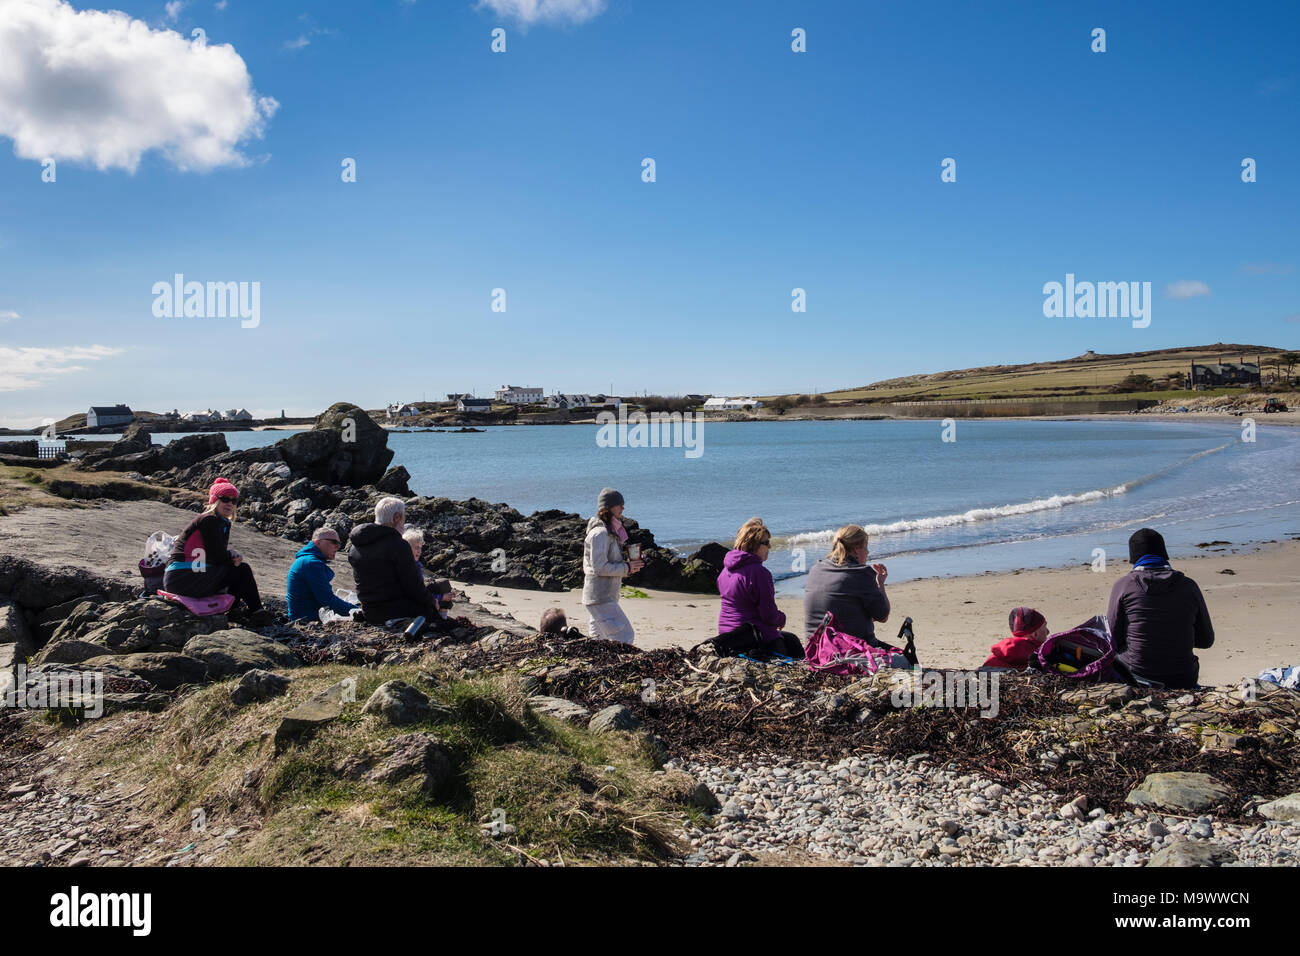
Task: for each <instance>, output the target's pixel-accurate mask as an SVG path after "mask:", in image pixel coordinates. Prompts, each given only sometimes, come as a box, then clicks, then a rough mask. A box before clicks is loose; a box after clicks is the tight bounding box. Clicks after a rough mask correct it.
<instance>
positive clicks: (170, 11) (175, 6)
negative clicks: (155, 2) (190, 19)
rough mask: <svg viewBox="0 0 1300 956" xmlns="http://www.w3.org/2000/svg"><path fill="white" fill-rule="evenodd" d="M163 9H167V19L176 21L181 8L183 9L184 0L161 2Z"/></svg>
mask: <svg viewBox="0 0 1300 956" xmlns="http://www.w3.org/2000/svg"><path fill="white" fill-rule="evenodd" d="M163 9H164V10H166V11H167V19H168V20H170V21H172V22H173V23H175V22H176V18H177V17H179V16H180V15H181V10H183V9H185V0H170V2H168V3H165V4H163Z"/></svg>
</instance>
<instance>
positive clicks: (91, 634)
mask: <svg viewBox="0 0 1300 956" xmlns="http://www.w3.org/2000/svg"><path fill="white" fill-rule="evenodd" d="M226 626H227V621H226V616H225V615H224V614H213V615H211V616H209V617H196V616H195V615H194V614H193V613H191V612H190V611H189V610H188V609H187V608H185V607H183V606H182V605H180V604H172V603H171V602H169V601H164V600H163V599H162V598H156V597H151V598H141V599H139V600H136V601H130V602H124V603H111V602H110V603H105V604H101V605H98V606H94V605H88V606H87V607H86V608H85V609H84V612H83V609H82V608H81V607H80V606H79V607H78V609H77V610H76V611H74V612H73V613H72V614H70V615H68V617H67V618H66V619H65V620H64V622H63V623H62V624H60V625H59V627H58V628H57V629H56V630H55V632H54V636H53V637H51V638H50V644H51V645H53V644H57V643H59V642H61V641H64V640H68V639H70V638H75V639H77V640H82V641H87V642H89V643H91V644H101V645H103V646H104V647H105V648H106V649H107V650H109V651H114V652H116V653H119V654H132V653H137V652H146V651H180V650H181V649H182V648H183V647H185V645H186V643H187V642H188V641H189V640H190V638H192V637H195V636H196V635H199V634H210V633H212V632H213V631H220V630H225V629H226Z"/></svg>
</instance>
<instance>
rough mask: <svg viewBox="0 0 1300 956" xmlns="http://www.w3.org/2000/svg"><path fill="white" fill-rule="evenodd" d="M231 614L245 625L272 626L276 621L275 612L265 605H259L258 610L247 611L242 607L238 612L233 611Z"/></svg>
mask: <svg viewBox="0 0 1300 956" xmlns="http://www.w3.org/2000/svg"><path fill="white" fill-rule="evenodd" d="M230 616H231V618H233V619H234V620H235V621H236V622H237V623H239V624H242V625H244V626H245V627H270V626H272V625H273V624H275V623H276V616H275V612H274V611H271V610H269V609H268V608H264V607H259V608H258V609H257V610H256V611H246V610H244V609H242V608H241V609H240V610H239V611H238V612H232V613H231V615H230Z"/></svg>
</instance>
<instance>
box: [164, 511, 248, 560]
mask: <svg viewBox="0 0 1300 956" xmlns="http://www.w3.org/2000/svg"><path fill="white" fill-rule="evenodd" d="M200 560H201V561H202V562H203V564H205V565H207V566H213V565H218V564H234V563H235V560H234V556H233V555H232V554H231V553H230V522H229V521H227V520H226V519H225V518H223V517H221V515H219V514H217V513H216V512H215V511H204V512H201V513H200V514H198V515H196V516H195V517H194V518H193V519H191V521H190V523H189V524H187V525H186V526H185V530H184V531H182V532H181V533H180V534H179V535H177V537H176V543H175V544H174V545H172V553H171V555H170V556H169V558H168V562H167V570H168V571H182V570H184V571H192V570H194V564H195V562H196V561H200Z"/></svg>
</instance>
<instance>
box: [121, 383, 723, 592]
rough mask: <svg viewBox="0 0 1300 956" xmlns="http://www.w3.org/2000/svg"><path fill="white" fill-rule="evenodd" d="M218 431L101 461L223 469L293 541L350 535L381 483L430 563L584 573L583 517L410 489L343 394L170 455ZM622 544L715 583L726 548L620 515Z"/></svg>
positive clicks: (570, 577) (675, 574) (531, 574)
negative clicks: (669, 538)
mask: <svg viewBox="0 0 1300 956" xmlns="http://www.w3.org/2000/svg"><path fill="white" fill-rule="evenodd" d="M212 438H220V436H209V435H199V436H193V437H191V438H186V439H182V440H181V441H179V442H173V443H172V444H171V445H168V446H166V447H165V448H158V447H151V448H149V449H147V450H144V451H136V452H132V453H130V454H125V455H118V456H115V457H108V458H106V459H102V460H100V461H99V463H98V465H97V467H101V468H109V469H117V470H130V471H138V472H141V473H148V472H153V473H154V475H155V479H156V480H163V481H165V482H167V483H169V484H174V485H179V486H181V487H184V488H189V489H192V490H195V491H199V492H206V491H207V489H208V488H209V487H210V486H211V484H212V482H213V481H215V480H216V479H217V478H218V477H224V478H226V479H228V480H230V481H232V482H234V484H235V486H236V487H238V488H239V517H240V520H241V521H247V522H249V523H251V524H252V525H253V526H254V527H256V528H257V529H258V530H260V531H263V532H266V533H268V534H275V535H281V536H284V537H286V538H289V539H290V540H292V541H300V542H303V541H307V540H308V539H309V538H310V537H311V534H312V532H313V531H315V530H316V529H317V528H320V527H322V526H329V527H331V528H333V529H334V530H336V531H337V532H338V533H339V534H340V535H341V536H343V537H345V538H346V536H347V535H348V533H349V532H350V531H351V530H352V528H353V527H355V526H356V525H358V524H361V523H363V522H366V521H371V520H373V518H374V508H375V504H376V503H377V502H378V501H379V499H380V498H382V497H384V496H386V495H395V496H397V497H399V498H402V499H403V500H404V501H405V502H406V506H407V515H406V522H407V526H408V527H410V528H414V529H416V530H418V531H421V532H422V533H423V534H424V554H423V561H424V564H425V566H426V567H427V568H428V569H429V570H430V571H431V572H433V573H434V574H438V575H442V576H445V577H450V578H454V579H456V580H459V581H467V582H470V583H473V584H496V585H501V586H504V587H521V588H539V589H541V590H545V591H563V590H567V589H569V588H574V587H579V586H580V585H581V584H582V542H583V539H584V538H585V537H586V531H587V518H585V517H583V516H581V515H576V514H571V513H567V512H563V511H554V510H551V511H538V512H534V513H533V514H532V515H529V516H526V517H525V516H524V515H523V514H521V513H520V512H518V511H516V510H515V509H514V508H511V507H510V506H509V505H506V504H493V503H490V502H487V501H482V500H480V499H478V498H470V499H468V500H465V501H452V500H450V499H448V498H442V497H428V498H425V497H416V496H414V495H412V493H411V490H410V488H409V487H408V483H409V481H410V478H411V476H410V474H409V473H408V472H407V470H406V469H405V468H404V467H402V466H400V465H399V466H397V467H393V468H389V467H388V466H389V464H390V462H391V461H392V458H393V451H392V449H390V448H389V447H388V435H387V432H385V431H384V429H382V428H381V427H380V426H379V425H377V424H375V422H374V421H373V420H372V419H371V418H370V416H369V415H367V414H366V413H365V412H364V411H362V410H361V409H360V408H358V407H357V406H355V405H349V404H346V403H340V404H336V405H333V406H331V408H330V409H329V410H328V411H326V412H325V413H324V414H322V415H321V416H320V417H319V418H318V419H317V420H316V424H315V426H314V427H313V428H312V429H310V430H309V431H305V432H300V433H298V434H296V435H292V436H290V437H289V438H285V439H283V440H281V441H279V442H276V443H275V444H274V445H270V446H266V447H262V448H253V449H248V450H245V451H235V452H232V451H226V450H224V444H223V446H222V450H221V451H220V452H218V453H215V454H214V453H212V452H213V449H211V448H205V449H203V457H202V458H201V459H200V460H197V461H196V462H194V463H190V464H185V465H177V464H175V463H174V462H172V460H171V459H170V458H168V455H173V454H174V452H173V451H171V450H172V449H173V448H174V447H178V446H182V445H183V444H184V443H185V442H191V441H206V440H208V439H212ZM624 525H625V526H626V528H627V530H628V542H629V544H636V545H640V546H641V554H642V558H643V560H644V562H645V566H644V568H643V569H642V570H641V571H640V572H639V573H637V574H636V575H634V576H630V577H629V578H628V579H627V583H628V584H630V585H639V586H642V587H651V588H663V589H667V590H677V591H693V592H700V593H714V592H716V591H717V576H718V572H719V571H721V570H722V558H723V556H724V555H725V554H726V548H725V547H724V546H722V545H719V544H709V545H706V546H705V547H704V548H701V549H700V550H699V551H697V552H696V553H695V554H692V555H691V556H690V557H688V558H685V559H683V558H681V557H680V556H679V555H677V554H676V553H674V552H673V551H671V550H669V549H666V548H662V547H660V546H658V545H657V544H656V543H655V539H654V535H653V534H651V533H650V531H648V530H647V529H644V528H641V527H640V526H639V525H638V524H637V523H636V522H635V521H633V520H631V519H627V518H625V519H624Z"/></svg>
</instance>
